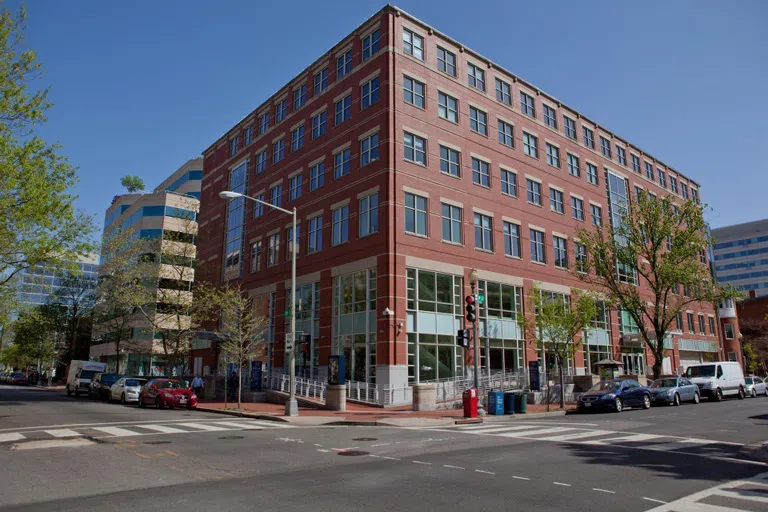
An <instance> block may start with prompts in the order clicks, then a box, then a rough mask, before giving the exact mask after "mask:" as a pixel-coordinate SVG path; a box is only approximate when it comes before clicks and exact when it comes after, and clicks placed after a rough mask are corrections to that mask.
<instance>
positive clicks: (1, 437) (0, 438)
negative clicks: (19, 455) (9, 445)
mask: <svg viewBox="0 0 768 512" xmlns="http://www.w3.org/2000/svg"><path fill="white" fill-rule="evenodd" d="M22 439H26V437H24V436H23V435H21V434H19V433H17V432H9V433H8V434H0V443H6V442H8V441H21V440H22Z"/></svg>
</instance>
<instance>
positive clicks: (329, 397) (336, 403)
mask: <svg viewBox="0 0 768 512" xmlns="http://www.w3.org/2000/svg"><path fill="white" fill-rule="evenodd" d="M325 408H326V409H328V410H330V411H346V410H347V386H344V385H341V386H339V385H333V384H329V385H328V387H327V388H326V389H325Z"/></svg>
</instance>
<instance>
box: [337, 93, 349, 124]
mask: <svg viewBox="0 0 768 512" xmlns="http://www.w3.org/2000/svg"><path fill="white" fill-rule="evenodd" d="M351 117H352V95H351V94H349V95H347V96H345V97H344V98H342V99H340V100H339V101H337V102H336V126H338V125H340V124H341V123H343V122H344V121H346V120H347V119H349V118H351Z"/></svg>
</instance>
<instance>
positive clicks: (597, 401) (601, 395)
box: [576, 379, 651, 412]
mask: <svg viewBox="0 0 768 512" xmlns="http://www.w3.org/2000/svg"><path fill="white" fill-rule="evenodd" d="M625 407H642V408H643V409H650V408H651V391H650V390H649V389H648V388H647V387H645V386H643V385H641V384H640V383H639V382H637V381H636V380H634V379H613V380H604V381H602V382H598V383H597V384H595V385H594V386H592V387H591V388H590V389H589V391H587V392H586V393H584V394H583V395H581V396H580V397H579V401H578V402H577V404H576V408H577V409H578V410H579V411H589V410H593V409H609V410H613V411H616V412H621V411H623V410H624V408H625Z"/></svg>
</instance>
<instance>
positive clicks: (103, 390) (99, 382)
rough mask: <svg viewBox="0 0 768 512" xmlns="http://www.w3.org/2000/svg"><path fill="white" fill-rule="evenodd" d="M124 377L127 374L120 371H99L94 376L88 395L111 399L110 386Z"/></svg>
mask: <svg viewBox="0 0 768 512" xmlns="http://www.w3.org/2000/svg"><path fill="white" fill-rule="evenodd" d="M123 377H125V375H120V374H119V373H97V374H96V375H94V376H93V378H92V379H91V383H90V385H89V386H88V396H89V397H91V398H101V399H102V400H109V388H111V387H112V384H114V383H115V382H117V381H118V380H120V379H122V378H123Z"/></svg>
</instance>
